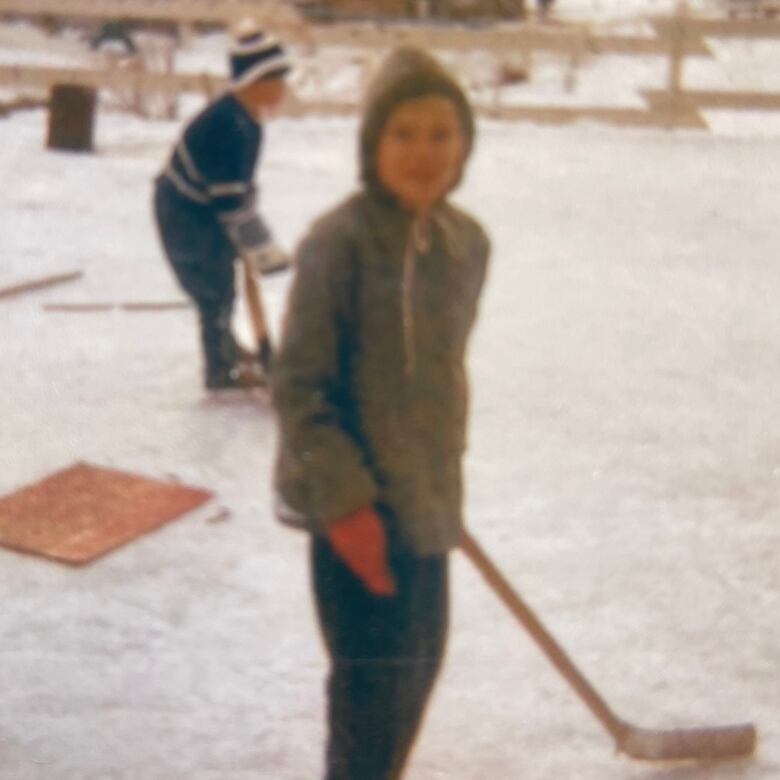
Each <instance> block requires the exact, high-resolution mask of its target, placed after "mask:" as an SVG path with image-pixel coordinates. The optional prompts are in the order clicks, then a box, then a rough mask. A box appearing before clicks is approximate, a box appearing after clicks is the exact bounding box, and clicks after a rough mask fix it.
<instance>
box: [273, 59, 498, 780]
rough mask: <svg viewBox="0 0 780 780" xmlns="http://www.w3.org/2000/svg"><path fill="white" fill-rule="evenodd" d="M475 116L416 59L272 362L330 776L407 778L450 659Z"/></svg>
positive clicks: (304, 265) (481, 246)
mask: <svg viewBox="0 0 780 780" xmlns="http://www.w3.org/2000/svg"><path fill="white" fill-rule="evenodd" d="M473 139H474V119H473V115H472V110H471V108H470V106H469V104H468V101H467V99H466V96H465V94H464V92H463V91H462V89H461V88H460V86H459V85H458V84H457V83H456V82H455V80H454V79H453V78H452V76H451V75H450V74H449V73H448V72H447V71H445V70H444V69H443V67H442V66H441V65H440V64H439V63H438V62H437V61H436V60H434V59H432V58H431V57H429V56H428V55H427V54H425V53H424V52H422V51H420V50H418V49H399V50H397V51H395V52H394V53H393V54H391V55H390V56H389V58H388V59H387V60H386V61H385V62H384V64H383V66H382V67H381V69H380V71H379V72H378V74H377V76H376V79H375V81H374V82H373V84H372V85H371V87H370V90H369V93H368V98H367V102H366V106H365V111H364V115H363V119H362V124H361V128H360V136H359V144H360V171H361V178H362V183H363V186H362V189H361V190H360V191H359V192H357V193H356V194H354V195H353V196H352V197H350V198H349V199H348V200H346V201H345V202H343V203H341V204H340V205H338V206H337V207H335V208H334V209H333V210H332V211H330V212H329V213H327V214H326V215H325V216H324V217H322V218H321V219H319V221H318V222H316V224H315V225H314V227H313V228H312V229H311V231H310V232H309V234H308V236H307V237H306V238H305V239H304V241H303V242H302V244H301V246H300V248H299V250H298V252H297V255H296V268H297V271H296V278H295V280H294V283H293V286H292V289H291V293H290V299H289V303H288V309H287V313H286V323H285V327H284V329H283V330H284V333H283V337H282V340H281V346H280V348H279V349H278V351H277V353H276V354H275V357H274V364H273V370H272V372H271V376H272V390H273V398H274V403H275V407H276V412H277V416H278V420H279V428H280V431H279V457H278V461H277V466H276V476H275V483H276V491H277V497H278V508H277V509H278V515H279V517H280V519H281V520H282V521H284V522H287V523H289V524H291V525H294V526H298V527H302V528H305V529H307V530H308V531H309V532H310V533H311V537H312V539H311V561H310V564H311V573H312V581H313V591H314V596H315V601H316V606H317V612H318V616H319V623H320V628H321V631H322V635H323V638H324V642H325V646H326V649H327V652H328V654H329V658H330V676H329V680H328V744H327V752H326V771H325V777H326V779H327V780H395V779H396V778H399V777H401V774H402V772H403V768H404V766H405V764H406V760H407V758H408V755H409V752H410V750H411V748H412V745H413V742H414V739H415V736H416V734H417V732H418V729H419V726H420V724H421V722H422V718H423V713H424V710H425V706H426V703H427V701H428V698H429V696H430V693H431V690H432V688H433V685H434V681H435V679H436V676H437V674H438V671H439V668H440V664H441V660H442V656H443V653H444V646H445V638H446V634H447V621H448V601H449V597H448V563H447V561H448V553H449V551H450V550H452V549H453V548H454V547H456V546H457V545H458V542H459V540H460V536H461V528H462V506H461V504H462V480H461V460H462V456H463V452H464V450H465V444H466V438H465V429H466V419H467V406H468V390H467V379H466V370H465V366H464V357H465V352H466V346H467V342H468V337H469V333H470V332H471V328H472V325H473V323H474V320H475V317H476V314H477V303H478V300H479V296H480V291H481V289H482V286H483V281H484V278H485V271H486V266H487V259H488V253H489V242H488V238H487V236H486V235H485V233H484V231H483V230H482V228H481V227H480V225H479V224H478V223H477V222H476V220H474V219H473V218H472V217H470V216H469V215H468V214H466V213H465V212H463V211H461V210H459V209H457V208H455V207H454V206H453V205H451V204H450V203H449V202H448V201H447V196H448V195H449V193H450V191H451V190H452V189H453V188H455V187H456V185H457V184H458V182H459V181H460V179H461V174H462V172H463V167H464V165H465V162H466V159H467V158H468V156H469V153H470V151H471V148H472V143H473Z"/></svg>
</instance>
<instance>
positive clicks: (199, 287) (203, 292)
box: [154, 177, 238, 376]
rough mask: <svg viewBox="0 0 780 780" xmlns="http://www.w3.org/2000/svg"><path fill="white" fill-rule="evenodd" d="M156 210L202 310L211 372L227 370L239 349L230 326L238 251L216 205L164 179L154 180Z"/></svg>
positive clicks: (183, 280) (179, 271) (176, 264)
mask: <svg viewBox="0 0 780 780" xmlns="http://www.w3.org/2000/svg"><path fill="white" fill-rule="evenodd" d="M154 213H155V218H156V222H157V229H158V232H159V235H160V242H161V243H162V246H163V249H164V250H165V256H166V258H167V260H168V262H169V264H170V266H171V269H172V270H173V272H174V274H175V276H176V278H177V280H178V282H179V284H180V285H181V287H182V289H183V290H184V291H185V292H186V293H187V294H188V295H189V296H190V298H192V300H193V302H194V303H195V305H196V306H197V309H198V317H199V322H200V340H201V346H202V349H203V355H204V360H205V366H206V375H207V376H209V375H212V376H213V375H217V374H219V373H220V372H223V371H228V370H230V368H231V367H232V366H233V365H234V363H235V361H236V359H237V350H238V347H237V345H236V340H235V338H234V336H233V333H232V331H231V327H230V322H231V318H232V315H233V302H234V300H235V269H234V266H233V264H234V261H235V257H236V251H235V249H234V248H233V246H232V244H231V243H230V241H229V239H228V238H227V236H226V235H225V231H224V230H223V229H222V226H221V225H220V224H219V222H218V221H217V218H216V217H215V216H214V213H213V212H212V211H211V209H209V208H208V207H206V206H201V205H200V204H198V203H195V202H193V201H190V200H187V199H186V198H184V197H183V196H182V195H181V194H179V192H178V190H177V189H176V188H175V187H174V186H173V184H171V183H170V182H169V181H168V180H167V179H166V178H164V177H158V179H157V181H156V182H155V189H154Z"/></svg>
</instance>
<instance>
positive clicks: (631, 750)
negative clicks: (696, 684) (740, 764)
mask: <svg viewBox="0 0 780 780" xmlns="http://www.w3.org/2000/svg"><path fill="white" fill-rule="evenodd" d="M460 546H461V549H462V550H463V552H464V553H465V554H466V555H467V557H468V558H469V559H470V560H471V562H472V563H473V564H474V565H475V566H476V568H477V570H478V571H479V573H480V574H481V575H482V577H483V578H484V580H485V582H487V584H488V585H489V586H490V588H491V589H492V590H493V592H494V593H495V594H496V596H498V598H499V599H500V600H501V601H502V602H503V603H504V606H506V607H507V608H508V609H509V611H510V612H511V613H512V614H513V615H514V616H515V618H516V619H517V620H518V622H519V623H520V624H521V625H522V626H523V627H524V628H525V629H526V631H527V632H528V634H529V635H530V636H531V638H532V639H533V640H534V641H535V642H536V644H537V645H538V646H539V648H540V649H541V650H542V652H543V653H544V654H545V655H546V656H547V658H548V660H549V661H550V662H551V663H552V664H553V666H555V668H556V669H558V671H559V672H560V673H561V675H563V677H564V679H565V680H566V681H567V682H568V683H569V685H571V687H572V688H573V689H574V692H575V693H576V694H577V695H578V696H579V697H580V699H581V700H582V702H583V703H584V704H585V705H586V706H587V707H588V709H590V711H591V712H592V713H593V715H594V716H595V717H596V718H597V719H598V720H599V721H600V722H601V724H602V725H603V726H604V728H605V729H606V730H607V731H608V732H609V733H610V735H611V736H612V738H613V739H614V740H615V746H616V749H617V751H618V752H619V753H625V754H626V755H627V756H630V757H631V758H635V759H639V760H642V761H696V760H699V761H715V760H718V759H726V758H737V757H739V756H747V755H750V754H751V753H752V752H753V750H754V749H755V746H756V730H755V727H754V726H753V725H752V724H750V723H743V724H737V725H727V726H713V727H710V728H696V729H662V730H653V729H643V728H639V727H637V726H634V725H632V724H630V723H627V722H626V721H624V720H622V719H621V718H619V717H618V716H617V715H616V714H615V713H614V712H613V710H612V708H611V707H610V706H609V705H608V704H607V702H606V701H605V700H604V698H603V697H602V696H601V694H600V693H599V692H598V691H597V690H596V689H595V688H594V687H593V685H592V684H591V682H590V681H589V680H588V679H587V678H586V677H585V675H583V673H582V672H581V671H580V670H579V669H578V668H577V666H576V665H575V663H574V661H572V659H571V658H570V657H569V656H568V654H567V653H566V651H565V650H564V649H563V648H562V647H561V645H560V644H558V641H557V640H556V639H555V637H554V636H553V635H552V634H551V633H550V632H549V631H548V630H547V628H546V627H545V625H544V624H543V623H542V622H541V620H539V618H538V617H537V616H536V614H535V613H534V611H533V610H532V609H531V607H529V606H528V604H526V603H525V601H523V599H522V598H521V597H520V595H519V594H518V593H517V592H516V591H515V590H514V589H513V588H512V586H511V585H510V584H509V582H508V581H507V579H506V577H504V575H503V574H502V573H501V572H500V571H499V570H498V568H497V567H496V565H495V564H494V563H493V561H492V560H491V559H490V558H489V557H488V555H487V554H486V553H485V551H484V550H483V549H482V548H481V547H480V545H479V544H478V543H477V540H476V539H475V538H474V537H473V536H472V535H471V534H470V533H468V531H465V530H464V531H463V533H462V538H461V544H460Z"/></svg>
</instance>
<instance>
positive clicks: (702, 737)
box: [617, 723, 756, 761]
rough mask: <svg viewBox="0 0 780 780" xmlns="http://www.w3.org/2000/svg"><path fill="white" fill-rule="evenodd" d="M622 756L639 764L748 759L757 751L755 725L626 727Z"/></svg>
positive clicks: (619, 750)
mask: <svg viewBox="0 0 780 780" xmlns="http://www.w3.org/2000/svg"><path fill="white" fill-rule="evenodd" d="M624 725H625V727H626V730H625V734H624V736H623V737H622V739H619V740H618V741H617V750H618V752H619V753H625V754H626V755H627V756H630V757H631V758H635V759H638V760H640V761H697V760H698V761H712V760H718V759H726V758H739V757H742V756H749V755H750V754H751V753H753V751H754V750H755V748H756V729H755V727H754V726H753V724H752V723H740V724H735V725H733V726H713V727H711V728H697V729H660V730H653V729H643V728H639V727H637V726H632V725H631V724H630V723H625V724H624Z"/></svg>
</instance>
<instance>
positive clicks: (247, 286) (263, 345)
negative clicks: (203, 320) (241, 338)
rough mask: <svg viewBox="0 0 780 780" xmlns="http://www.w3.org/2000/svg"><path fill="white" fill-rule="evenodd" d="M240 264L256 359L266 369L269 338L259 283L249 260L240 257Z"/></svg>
mask: <svg viewBox="0 0 780 780" xmlns="http://www.w3.org/2000/svg"><path fill="white" fill-rule="evenodd" d="M241 265H242V266H243V267H244V291H245V293H246V302H247V307H248V308H249V317H250V319H251V320H252V328H253V330H254V332H255V340H256V341H257V355H258V359H259V361H260V365H261V366H262V367H263V368H264V369H265V370H266V371H268V369H269V368H270V366H271V354H272V350H271V339H270V337H269V335H268V326H267V325H266V319H265V311H264V309H263V300H262V298H261V297H260V289H259V284H258V282H257V279H256V278H255V276H254V274H253V273H252V267H251V264H250V262H249V260H247V259H246V258H244V259H242V261H241Z"/></svg>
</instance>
